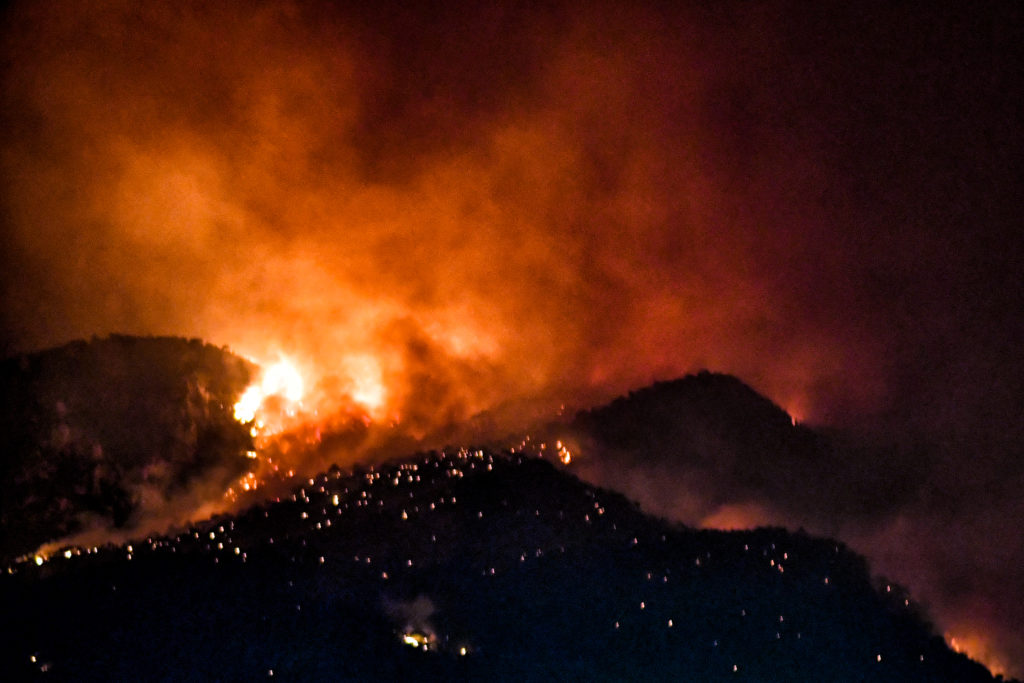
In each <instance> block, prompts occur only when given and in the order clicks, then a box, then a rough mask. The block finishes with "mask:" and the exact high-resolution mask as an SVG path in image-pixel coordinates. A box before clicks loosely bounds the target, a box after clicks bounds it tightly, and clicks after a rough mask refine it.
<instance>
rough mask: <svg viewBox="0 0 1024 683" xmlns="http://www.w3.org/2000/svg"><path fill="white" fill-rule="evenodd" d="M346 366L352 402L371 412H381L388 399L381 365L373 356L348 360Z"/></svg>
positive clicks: (362, 356)
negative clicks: (350, 384)
mask: <svg viewBox="0 0 1024 683" xmlns="http://www.w3.org/2000/svg"><path fill="white" fill-rule="evenodd" d="M346 366H347V367H346V370H347V371H348V375H349V378H350V380H351V382H352V388H351V394H352V400H353V401H355V402H356V403H358V404H360V405H362V406H363V407H365V408H366V409H367V410H369V411H371V412H376V411H379V410H380V409H381V408H382V407H383V406H384V401H385V400H386V398H387V391H386V390H385V388H384V377H383V372H382V371H381V367H380V363H379V362H378V361H377V359H376V358H374V357H373V356H369V355H359V356H352V357H350V358H348V360H347V362H346Z"/></svg>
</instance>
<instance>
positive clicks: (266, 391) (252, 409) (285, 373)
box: [235, 358, 305, 422]
mask: <svg viewBox="0 0 1024 683" xmlns="http://www.w3.org/2000/svg"><path fill="white" fill-rule="evenodd" d="M304 394H305V382H304V381H303V379H302V375H301V374H299V371H298V368H296V367H295V365H294V364H293V363H292V362H291V361H290V360H288V359H287V358H281V360H279V361H278V362H276V363H274V364H273V365H271V366H270V367H268V368H267V369H266V370H264V371H263V374H262V376H261V377H260V379H259V381H257V382H255V383H253V384H251V385H249V387H248V388H247V389H246V390H245V392H244V393H243V394H242V397H241V398H240V399H239V400H238V403H236V404H235V419H236V420H238V421H239V422H252V421H253V420H254V419H255V418H256V413H257V412H259V410H260V408H262V407H263V405H264V403H265V402H266V401H267V399H269V398H271V397H274V396H276V397H279V398H280V399H282V400H283V401H285V402H286V409H288V410H291V411H294V408H295V407H296V406H298V405H299V404H300V402H301V401H302V397H303V395H304Z"/></svg>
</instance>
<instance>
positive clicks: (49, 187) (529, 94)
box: [0, 1, 1024, 594]
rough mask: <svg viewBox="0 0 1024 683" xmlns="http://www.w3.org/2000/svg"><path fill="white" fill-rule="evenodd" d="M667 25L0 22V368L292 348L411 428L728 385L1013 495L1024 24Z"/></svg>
mask: <svg viewBox="0 0 1024 683" xmlns="http://www.w3.org/2000/svg"><path fill="white" fill-rule="evenodd" d="M676 5H677V3H665V4H664V5H661V4H657V3H649V4H647V3H644V4H636V5H633V6H631V7H629V8H623V7H622V6H621V3H608V4H607V5H604V4H601V3H598V4H594V3H587V6H586V7H585V8H584V7H573V6H569V7H561V6H558V5H557V3H556V4H554V5H544V6H530V7H521V6H519V3H509V4H507V5H503V4H500V3H486V2H485V3H466V6H464V7H460V6H458V4H451V3H449V4H447V5H445V6H444V7H441V8H438V7H426V6H417V5H415V4H413V5H411V6H410V4H409V3H405V2H395V3H393V4H387V3H351V4H349V3H328V2H313V1H310V2H299V1H296V2H264V3H258V4H244V5H243V4H236V3H198V2H195V3H189V2H184V3H182V2H178V3H143V4H136V3H123V2H114V1H111V2H88V1H85V2H50V3H20V4H19V3H14V4H12V5H10V6H8V8H7V9H5V10H4V14H3V17H2V26H3V29H2V36H3V39H2V51H3V71H2V79H3V80H2V95H0V98H2V99H0V130H3V131H4V132H3V133H0V135H2V148H0V221H2V232H0V254H2V257H0V258H2V263H0V292H2V294H0V297H2V306H0V348H2V349H3V350H4V351H6V352H8V353H9V352H15V351H22V350H28V349H35V348H42V347H44V346H49V345H55V344H57V343H61V342H64V341H67V340H69V339H74V338H80V337H89V336H91V335H93V334H105V333H107V332H112V331H116V332H124V333H141V334H179V335H186V336H197V337H202V338H204V339H207V340H209V341H211V342H213V343H215V344H228V345H230V346H231V347H232V348H233V349H236V350H238V351H241V352H243V353H247V354H250V355H253V356H254V357H256V358H258V359H260V360H265V359H267V358H269V357H272V356H273V355H274V354H275V353H277V352H283V353H286V354H290V355H291V356H292V357H294V358H295V360H296V362H298V363H299V364H300V365H302V366H304V367H303V369H304V371H306V372H308V373H309V374H310V376H312V377H315V378H316V381H317V382H319V385H320V387H319V388H320V390H321V391H322V392H323V393H330V390H331V389H332V388H337V391H346V392H350V393H351V392H353V391H355V390H357V388H358V385H359V384H360V383H361V382H370V383H372V382H373V381H375V380H376V379H378V378H379V379H380V380H381V381H382V382H383V384H384V386H386V387H387V392H388V395H387V397H386V401H385V403H384V407H383V408H382V415H381V417H384V416H387V417H393V418H397V419H400V420H403V421H405V422H406V423H407V424H409V425H410V426H411V427H412V431H413V432H414V433H425V432H426V431H428V430H430V429H433V428H435V427H437V426H438V425H440V424H444V423H446V422H448V421H450V420H459V419H462V418H465V417H467V416H470V415H473V414H474V413H476V412H478V411H479V410H481V409H484V408H489V407H493V406H496V405H498V404H500V403H504V402H508V401H513V402H514V401H516V400H519V399H537V398H539V399H544V400H550V401H551V402H553V403H555V404H557V403H559V402H562V401H565V402H569V403H577V404H590V403H593V402H594V401H596V400H597V399H601V398H606V397H609V396H612V395H614V394H616V393H619V392H621V391H622V390H624V389H626V388H629V387H634V386H639V385H642V384H645V383H647V382H648V381H650V380H651V379H654V378H666V377H671V376H675V375H678V374H681V373H682V372H684V371H688V370H692V369H696V368H700V367H711V368H714V369H718V370H723V371H727V372H731V373H734V374H736V375H738V376H740V377H743V378H744V379H745V380H747V381H748V382H750V383H751V384H752V385H753V386H755V387H756V388H758V389H759V390H761V391H763V392H764V393H766V394H767V395H769V396H771V397H772V398H773V399H774V400H776V401H777V402H779V403H780V404H781V405H782V406H783V407H784V408H786V409H787V410H789V411H790V412H792V413H793V414H794V415H796V416H798V417H799V418H802V419H806V420H810V421H814V422H819V423H829V424H834V425H839V426H844V427H858V428H862V429H872V430H873V429H887V430H896V431H898V432H899V433H900V434H906V435H908V436H907V437H906V438H911V437H913V438H917V436H918V435H919V434H921V433H931V434H936V433H939V432H937V430H941V434H940V435H939V436H933V437H932V438H933V439H934V440H936V441H939V442H941V443H942V444H943V448H942V452H943V453H946V454H948V463H946V465H947V466H948V467H949V469H950V475H949V477H948V480H949V481H951V482H957V486H966V487H967V488H969V489H970V490H971V491H974V492H978V491H982V492H988V491H996V492H997V493H998V492H999V491H1002V490H1003V489H1002V488H998V487H996V488H993V487H992V486H989V484H992V483H998V482H1004V481H1013V482H1020V481H1021V479H1022V474H1021V466H1020V465H1019V464H1017V463H1019V459H1018V458H1017V457H1016V455H1017V454H1018V453H1019V446H1018V445H1017V444H1018V443H1019V441H1018V437H1019V436H1020V432H1021V430H1020V419H1019V407H1020V405H1021V399H1022V396H1021V393H1022V388H1021V387H1022V386H1024V371H1022V364H1021V362H1020V360H1019V348H1020V342H1021V340H1022V338H1024V335H1022V329H1021V328H1022V325H1024V318H1022V317H1021V316H1020V315H1019V311H1020V310H1022V309H1024V306H1022V304H1024V301H1022V291H1021V290H1022V285H1021V279H1020V264H1021V263H1022V262H1024V253H1022V248H1021V238H1020V236H1019V231H1018V226H1019V218H1018V209H1017V200H1016V198H1017V196H1018V194H1019V185H1018V181H1017V180H1016V177H1017V175H1018V174H1017V173H1016V170H1017V169H1016V167H1017V166H1018V165H1019V159H1020V155H1021V128H1020V125H1019V122H1020V119H1021V111H1020V102H1021V97H1020V93H1021V74H1022V69H1021V63H1020V58H1019V56H1018V54H1017V46H1018V45H1020V44H1021V42H1022V40H1021V39H1022V35H1021V34H1022V30H1021V28H1022V24H1024V22H1022V16H1021V15H1022V11H1024V10H1022V9H1021V7H1020V5H1019V4H1018V3H1009V2H1006V3H996V2H993V3H984V2H983V3H972V4H971V6H970V7H966V6H965V7H964V8H962V9H960V10H958V11H955V10H948V11H947V10H942V9H936V8H934V7H925V8H914V7H909V6H903V5H900V6H898V7H892V6H890V4H888V3H877V4H875V3H814V5H813V6H812V7H808V6H807V5H806V4H803V3H793V4H788V3H783V2H773V3H758V4H754V5H751V4H749V3H740V2H722V3H696V2H695V3H692V5H693V6H691V7H677V6H676ZM981 435H984V436H981ZM965 453H966V454H969V456H968V455H965ZM1019 490H1020V489H1019V487H1018V488H1013V487H1011V493H1010V494H1009V495H1012V496H1015V497H1016V498H1015V499H1019ZM986 495H991V494H986ZM961 499H962V505H964V506H980V505H981V503H979V502H978V500H979V499H978V498H976V497H972V496H971V495H968V494H963V495H960V494H958V495H957V496H956V497H955V500H961ZM1000 500H1002V499H1000ZM921 505H922V506H923V507H921V508H920V509H921V510H923V511H925V513H927V514H930V512H928V511H930V510H932V509H933V508H932V507H928V504H927V503H925V502H923V503H921ZM938 507H940V506H938V505H937V504H935V505H934V508H938ZM997 507H998V506H997ZM953 509H957V508H953ZM964 509H966V508H964ZM971 509H974V508H973V507H972V508H971ZM925 513H922V514H925ZM927 514H925V517H924V519H929V520H931V519H935V518H934V517H928V516H927ZM970 519H973V518H971V517H969V516H967V517H963V518H960V517H958V518H957V520H958V522H959V523H963V524H969V523H970V522H969V520H970ZM978 519H982V520H984V519H988V516H987V513H986V514H982V516H981V517H978ZM965 520H967V521H965ZM898 523H899V521H898V520H895V521H894V522H893V524H898ZM979 523H980V522H979ZM983 526H984V525H982V527H983ZM982 527H977V528H982ZM923 528H928V527H927V525H925V527H923ZM968 528H970V529H975V530H977V528H975V527H968ZM1002 528H1004V529H1005V527H1002ZM894 529H895V527H894ZM897 532H898V529H896V530H894V531H892V534H896V533H897ZM892 534H889V535H886V536H885V537H886V538H890V539H891V538H895V537H896V536H893V535H892ZM972 535H973V534H972V533H967V532H966V531H965V536H972ZM1000 538H1005V534H1003V535H1001V536H1000ZM1014 538H1016V539H1017V540H1016V542H1017V543H1019V542H1020V541H1019V534H1018V535H1017V536H1015V537H1014ZM1011 540H1012V539H1011ZM965 542H966V541H965ZM968 546H969V547H973V548H975V550H976V552H982V551H984V550H987V549H984V548H980V547H977V546H970V544H969V543H968ZM912 587H913V586H912ZM1018 594H1019V593H1018Z"/></svg>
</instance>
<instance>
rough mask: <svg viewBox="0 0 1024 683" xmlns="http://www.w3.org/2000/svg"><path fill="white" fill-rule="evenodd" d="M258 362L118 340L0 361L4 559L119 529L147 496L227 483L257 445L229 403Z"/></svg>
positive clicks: (157, 341)
mask: <svg viewBox="0 0 1024 683" xmlns="http://www.w3.org/2000/svg"><path fill="white" fill-rule="evenodd" d="M251 371H252V366H251V364H250V363H248V362H247V361H245V360H243V359H241V358H239V357H237V356H235V355H233V354H231V353H230V352H228V351H227V350H226V349H221V348H217V347H215V346H211V345H209V344H204V343H202V342H201V341H199V340H197V339H192V340H187V339H180V338H173V337H145V338H141V337H128V336H111V337H109V338H105V339H93V340H92V341H79V342H73V343H71V344H68V345H66V346H62V347H60V348H56V349H51V350H48V351H42V352H39V353H32V354H25V355H21V356H16V357H13V358H7V359H4V360H3V361H2V362H0V443H2V444H3V453H2V461H0V462H2V465H0V490H2V491H3V497H2V503H0V506H2V507H0V529H2V530H3V534H2V537H3V540H2V541H0V557H5V558H10V557H13V556H15V555H17V554H20V553H23V552H27V551H29V550H32V549H34V548H35V547H37V546H38V545H39V544H41V543H43V542H45V541H50V540H53V539H55V538H59V537H62V536H64V535H66V534H69V533H73V532H75V531H77V530H78V528H79V527H80V526H81V523H82V520H83V519H84V518H86V517H90V518H92V519H94V520H95V519H99V520H101V521H102V522H103V523H104V524H110V525H113V526H120V525H123V524H125V523H126V522H128V521H129V520H130V519H131V518H132V516H133V514H135V512H136V510H137V509H138V506H139V504H140V500H139V499H140V496H141V495H142V491H143V490H145V491H146V493H147V495H150V496H173V495H175V494H176V493H180V492H181V491H182V490H184V489H185V488H187V487H188V486H189V484H190V483H191V481H192V480H193V479H194V478H196V477H199V476H202V477H204V478H215V479H217V478H219V480H222V481H225V482H226V481H228V480H230V479H231V478H234V477H235V476H237V475H238V474H239V473H240V472H241V471H243V467H244V465H245V458H244V453H245V451H246V450H247V449H248V448H251V441H250V437H249V435H248V434H247V432H246V431H245V428H244V427H242V426H241V425H239V424H238V423H237V422H236V421H235V420H234V419H233V416H232V405H233V403H234V401H235V400H236V398H237V395H238V394H239V393H240V392H241V390H242V389H243V388H244V387H245V386H246V384H247V383H248V381H249V374H250V372H251Z"/></svg>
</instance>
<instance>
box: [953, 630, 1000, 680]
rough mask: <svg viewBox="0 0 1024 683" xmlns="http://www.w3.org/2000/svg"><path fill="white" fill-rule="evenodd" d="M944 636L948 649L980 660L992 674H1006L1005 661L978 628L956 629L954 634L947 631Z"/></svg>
mask: <svg viewBox="0 0 1024 683" xmlns="http://www.w3.org/2000/svg"><path fill="white" fill-rule="evenodd" d="M944 637H945V639H946V643H947V644H948V645H949V647H950V649H952V650H953V651H955V652H959V653H961V654H964V655H967V656H968V657H970V658H971V659H973V660H975V661H977V662H981V663H982V664H984V665H985V667H986V668H988V670H989V671H991V672H992V674H993V675H996V676H999V675H1006V674H1007V666H1006V662H1005V661H1003V659H1002V657H1000V656H999V653H998V652H997V651H996V648H994V647H993V645H992V643H991V642H990V640H989V638H987V637H986V636H985V635H984V634H983V633H981V632H980V631H979V630H977V629H972V628H968V629H966V630H965V629H957V630H956V635H954V634H953V633H952V632H950V631H947V632H946V633H945V634H944Z"/></svg>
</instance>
